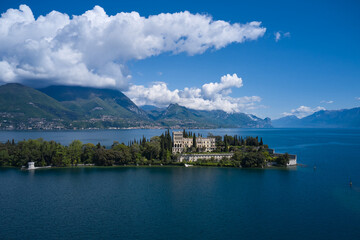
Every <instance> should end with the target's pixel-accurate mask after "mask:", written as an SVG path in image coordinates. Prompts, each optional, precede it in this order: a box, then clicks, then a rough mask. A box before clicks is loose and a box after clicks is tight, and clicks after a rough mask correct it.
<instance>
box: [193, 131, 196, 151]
mask: <svg viewBox="0 0 360 240" xmlns="http://www.w3.org/2000/svg"><path fill="white" fill-rule="evenodd" d="M193 147H194V148H196V136H195V133H194V135H193Z"/></svg>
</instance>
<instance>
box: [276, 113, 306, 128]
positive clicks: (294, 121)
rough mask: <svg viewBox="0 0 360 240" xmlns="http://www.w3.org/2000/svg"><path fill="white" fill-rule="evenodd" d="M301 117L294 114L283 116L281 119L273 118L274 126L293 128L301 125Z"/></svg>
mask: <svg viewBox="0 0 360 240" xmlns="http://www.w3.org/2000/svg"><path fill="white" fill-rule="evenodd" d="M300 121H301V120H300V119H299V118H298V117H296V116H294V115H290V116H286V117H282V118H279V119H275V120H272V125H273V127H276V128H277V127H279V128H287V127H289V128H291V127H301V123H300Z"/></svg>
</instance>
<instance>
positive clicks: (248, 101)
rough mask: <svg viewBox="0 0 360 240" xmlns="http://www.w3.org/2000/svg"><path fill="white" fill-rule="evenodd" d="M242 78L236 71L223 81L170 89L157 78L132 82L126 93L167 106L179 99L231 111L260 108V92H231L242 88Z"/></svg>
mask: <svg viewBox="0 0 360 240" xmlns="http://www.w3.org/2000/svg"><path fill="white" fill-rule="evenodd" d="M242 85H243V84H242V80H241V78H239V77H238V76H237V75H236V74H233V75H230V74H227V75H224V76H222V77H221V80H220V82H216V83H206V84H204V85H203V86H202V88H195V87H192V88H184V89H183V90H178V89H175V90H169V89H168V87H167V85H166V83H164V82H156V83H153V84H152V85H151V86H149V87H145V86H143V85H132V86H130V88H129V90H128V91H127V92H125V94H126V95H127V96H128V97H129V98H130V99H131V100H133V101H134V102H135V103H136V104H137V105H139V106H143V105H154V106H157V107H167V106H168V105H169V104H171V103H177V104H179V105H181V106H185V107H187V108H191V109H197V110H223V111H225V112H228V113H232V112H243V111H247V110H252V109H254V108H256V107H257V106H256V103H258V102H260V101H261V98H260V97H258V96H251V97H240V98H233V97H230V96H228V94H229V93H230V92H231V88H233V87H236V88H240V87H241V86H242Z"/></svg>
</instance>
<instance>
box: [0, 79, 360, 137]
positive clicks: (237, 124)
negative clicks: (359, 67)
mask: <svg viewBox="0 0 360 240" xmlns="http://www.w3.org/2000/svg"><path fill="white" fill-rule="evenodd" d="M271 127H279V128H281V127H286V128H358V127H360V108H359V107H358V108H352V109H342V110H321V111H318V112H315V113H313V114H312V115H310V116H307V117H304V118H301V119H299V118H297V117H296V116H287V117H283V118H280V119H276V120H273V121H271V119H270V118H265V119H261V118H258V117H256V116H255V115H251V114H246V113H226V112H224V111H221V110H214V111H205V110H194V109H189V108H186V107H184V106H180V105H178V104H170V105H169V106H168V107H166V108H158V107H155V106H142V107H138V106H137V105H136V104H135V103H134V102H132V101H131V100H130V99H129V98H128V97H127V96H126V95H125V94H123V93H122V92H121V91H118V90H114V89H97V88H91V87H79V86H49V87H46V88H41V89H34V88H31V87H28V86H24V85H21V84H18V83H9V84H5V85H2V86H0V129H8V130H12V129H19V130H21V129H92V128H95V129H99V128H271Z"/></svg>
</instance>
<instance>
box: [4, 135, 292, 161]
mask: <svg viewBox="0 0 360 240" xmlns="http://www.w3.org/2000/svg"><path fill="white" fill-rule="evenodd" d="M184 134H185V135H186V136H188V137H191V136H192V137H194V136H195V134H194V133H187V132H186V131H184ZM213 137H215V139H216V146H217V150H218V152H219V153H231V154H232V157H231V158H225V157H224V158H223V159H221V160H216V159H214V158H212V159H210V160H205V159H199V160H198V161H197V162H192V164H194V165H199V166H222V167H244V168H263V167H265V166H267V163H268V162H273V163H275V164H276V165H278V166H286V164H287V163H288V162H289V155H288V154H284V155H280V156H278V157H272V156H270V154H269V152H268V150H267V149H268V146H267V145H264V144H263V142H262V139H260V141H259V140H258V137H245V138H242V137H238V136H227V135H225V136H224V137H221V136H213ZM172 146H173V143H172V138H171V134H170V131H169V130H167V131H166V132H164V133H163V134H161V136H155V137H152V138H151V139H150V140H149V139H146V138H145V137H143V138H142V139H140V140H133V141H130V142H128V144H127V145H125V144H124V143H119V142H117V141H114V143H113V144H112V145H111V147H110V148H105V147H104V146H102V145H101V144H100V143H98V144H97V145H94V144H91V143H86V144H83V143H82V142H81V141H79V140H74V141H72V142H71V143H70V144H69V145H68V146H64V145H61V144H60V143H56V142H54V141H44V140H43V139H41V138H40V139H36V140H32V139H30V140H24V141H20V142H17V143H15V141H14V140H12V141H7V142H6V143H0V166H14V167H21V166H26V165H27V163H28V162H35V166H37V167H40V166H56V167H64V166H76V165H79V164H91V165H97V166H113V165H149V164H152V165H179V164H182V163H179V162H178V157H179V155H176V154H172ZM191 149H193V151H194V150H195V151H196V149H197V148H196V143H195V144H194V146H193V147H192V148H191Z"/></svg>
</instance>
